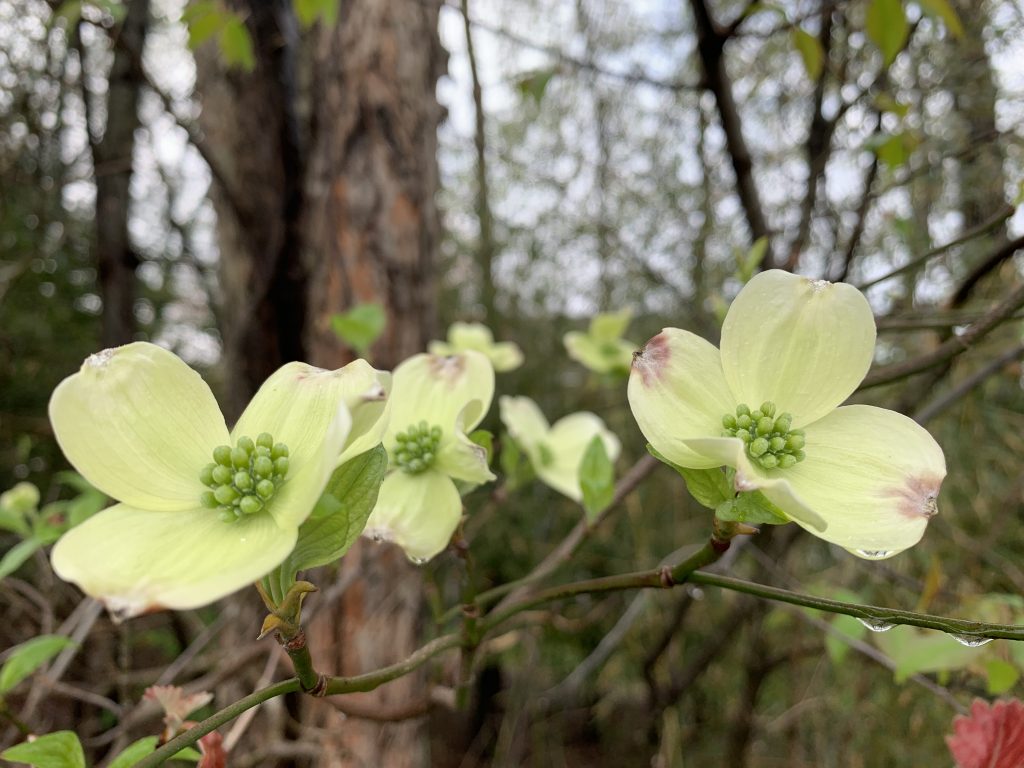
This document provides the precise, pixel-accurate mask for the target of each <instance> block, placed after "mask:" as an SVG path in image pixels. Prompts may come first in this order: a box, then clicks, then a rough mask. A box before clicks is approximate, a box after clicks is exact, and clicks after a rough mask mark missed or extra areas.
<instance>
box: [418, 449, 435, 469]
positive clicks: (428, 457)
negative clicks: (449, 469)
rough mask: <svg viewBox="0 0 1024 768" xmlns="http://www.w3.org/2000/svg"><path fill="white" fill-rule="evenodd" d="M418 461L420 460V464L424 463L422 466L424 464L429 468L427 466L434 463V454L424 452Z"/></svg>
mask: <svg viewBox="0 0 1024 768" xmlns="http://www.w3.org/2000/svg"><path fill="white" fill-rule="evenodd" d="M420 460H421V461H422V462H423V463H424V464H425V465H426V466H428V467H429V466H430V465H431V464H433V463H434V454H432V453H431V452H430V451H426V452H424V453H423V455H422V456H420Z"/></svg>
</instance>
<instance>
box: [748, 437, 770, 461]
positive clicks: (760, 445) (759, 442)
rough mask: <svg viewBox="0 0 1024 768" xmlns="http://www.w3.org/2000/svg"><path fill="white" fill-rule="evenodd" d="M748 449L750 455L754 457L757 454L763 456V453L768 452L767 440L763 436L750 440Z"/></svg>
mask: <svg viewBox="0 0 1024 768" xmlns="http://www.w3.org/2000/svg"><path fill="white" fill-rule="evenodd" d="M749 451H750V455H751V456H753V457H754V458H755V459H756V458H757V457H758V456H763V455H764V454H765V453H767V452H768V441H767V440H765V439H764V438H763V437H759V438H757V439H756V440H752V441H751V443H750V448H749Z"/></svg>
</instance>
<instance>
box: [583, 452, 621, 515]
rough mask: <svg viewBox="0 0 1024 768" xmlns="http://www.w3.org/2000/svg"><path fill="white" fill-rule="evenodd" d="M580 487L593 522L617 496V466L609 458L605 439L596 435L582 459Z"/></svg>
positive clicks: (584, 504)
mask: <svg viewBox="0 0 1024 768" xmlns="http://www.w3.org/2000/svg"><path fill="white" fill-rule="evenodd" d="M579 478H580V488H581V489H582V490H583V508H584V509H585V510H586V512H587V520H589V521H591V522H593V521H594V520H595V519H596V518H597V516H598V515H600V514H601V513H602V512H603V511H604V510H605V509H607V508H608V505H609V504H611V503H612V498H613V497H614V496H615V467H614V466H613V465H612V462H611V459H609V458H608V451H607V450H605V447H604V441H603V440H602V439H601V436H600V435H595V436H594V439H593V440H591V441H590V444H589V445H588V446H587V450H586V451H585V452H584V454H583V459H582V460H581V461H580V469H579Z"/></svg>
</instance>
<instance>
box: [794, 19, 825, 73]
mask: <svg viewBox="0 0 1024 768" xmlns="http://www.w3.org/2000/svg"><path fill="white" fill-rule="evenodd" d="M790 39H791V40H792V41H793V47H794V48H796V51H797V53H799V54H800V58H801V59H803V60H804V69H806V70H807V76H808V77H810V78H811V80H814V81H815V82H817V81H818V78H820V77H821V72H822V70H823V69H824V68H825V49H824V48H822V47H821V41H820V40H818V38H817V37H815V36H814V35H812V34H811V33H810V32H808V31H806V30H805V29H803V28H802V27H793V31H792V33H791V34H790Z"/></svg>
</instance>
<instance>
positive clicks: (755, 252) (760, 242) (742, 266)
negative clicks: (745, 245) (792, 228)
mask: <svg viewBox="0 0 1024 768" xmlns="http://www.w3.org/2000/svg"><path fill="white" fill-rule="evenodd" d="M767 253H768V238H767V237H759V238H757V240H755V241H754V244H753V245H752V246H750V250H749V251H747V252H746V254H740V253H737V254H736V261H737V263H738V267H739V269H738V275H739V278H740V280H741V281H742V282H744V283H747V282H750V278H752V277H753V276H754V272H756V271H757V268H758V267H760V266H761V262H762V261H764V257H765V255H766V254H767Z"/></svg>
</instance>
